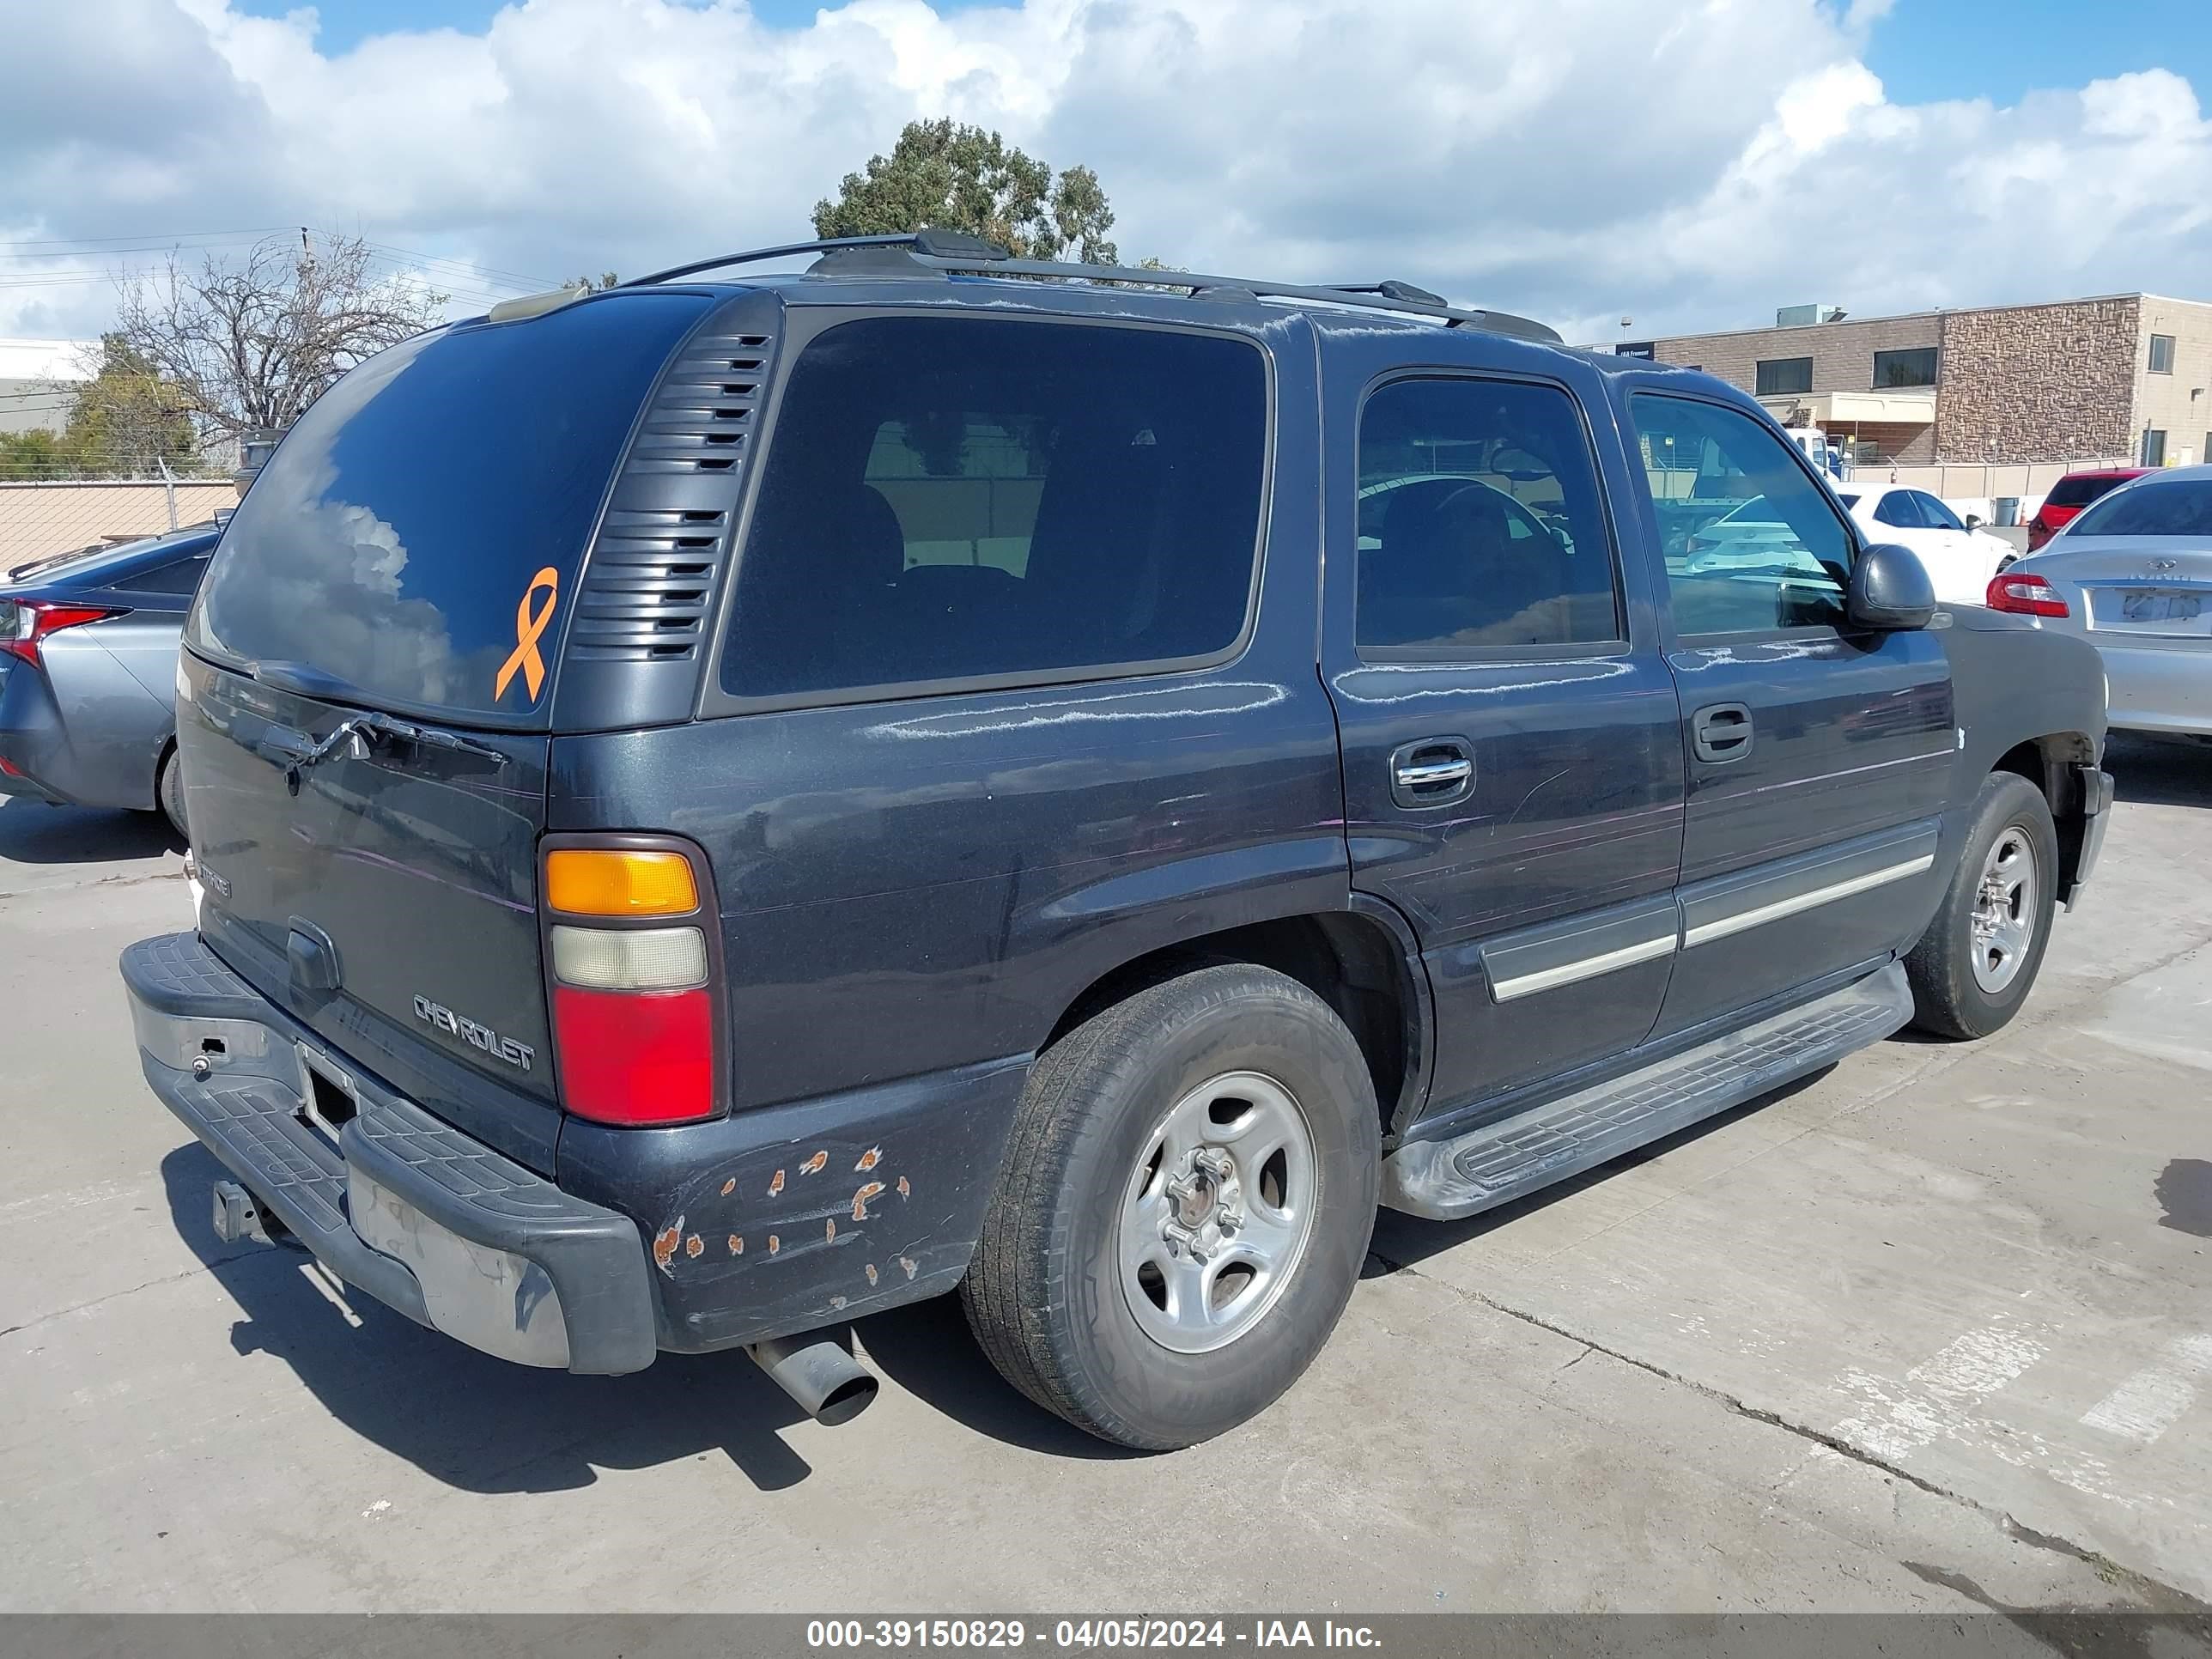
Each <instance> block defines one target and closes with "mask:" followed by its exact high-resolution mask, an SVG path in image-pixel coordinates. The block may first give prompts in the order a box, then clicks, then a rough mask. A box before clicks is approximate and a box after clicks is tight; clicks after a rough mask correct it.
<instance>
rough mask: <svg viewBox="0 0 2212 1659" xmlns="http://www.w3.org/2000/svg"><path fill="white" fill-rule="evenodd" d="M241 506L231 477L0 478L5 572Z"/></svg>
mask: <svg viewBox="0 0 2212 1659" xmlns="http://www.w3.org/2000/svg"><path fill="white" fill-rule="evenodd" d="M237 505H238V490H237V488H236V486H235V485H234V484H233V483H231V481H230V480H229V479H228V478H220V479H214V478H159V477H156V478H125V479H109V478H103V479H98V480H91V479H26V478H22V477H8V478H0V575H4V573H6V572H8V571H9V570H12V569H14V568H15V567H17V566H19V565H23V564H27V563H29V562H31V561H32V560H33V559H40V558H46V557H48V556H51V555H53V554H56V553H68V552H73V551H75V550H77V549H79V548H93V547H99V546H101V545H103V544H115V543H120V542H128V541H136V540H137V539H138V538H140V537H142V536H158V535H161V534H163V533H165V532H168V531H171V530H179V529H182V528H184V527H185V526H188V525H195V524H205V523H207V522H209V521H210V520H212V519H214V517H215V516H216V513H217V512H218V511H226V510H228V508H230V507H235V506H237Z"/></svg>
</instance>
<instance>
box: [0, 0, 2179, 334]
mask: <svg viewBox="0 0 2212 1659" xmlns="http://www.w3.org/2000/svg"><path fill="white" fill-rule="evenodd" d="M6 9H7V11H8V14H9V15H8V19H7V23H6V26H5V27H6V34H7V40H8V47H9V51H8V53H7V56H8V58H9V72H8V74H7V76H6V78H5V85H6V96H5V97H4V98H0V336H5V335H14V336H50V337H51V336H70V337H82V336H86V335H89V334H92V333H94V332H96V331H98V330H99V328H100V326H101V325H102V324H103V322H104V321H105V320H106V319H107V317H108V315H109V314H110V312H111V310H112V304H113V276H114V274H115V273H116V272H117V271H118V270H122V269H125V268H129V267H132V266H138V265H144V264H149V262H153V261H155V260H158V259H159V258H161V250H162V249H164V248H166V247H168V246H174V245H177V244H179V243H180V242H181V243H183V244H185V246H202V247H209V248H212V249H214V250H216V252H235V251H237V250H239V249H240V248H242V247H243V246H246V244H247V243H249V242H250V241H251V240H252V237H253V236H254V235H255V234H262V233H264V232H265V231H268V230H271V229H275V228H283V227H296V226H301V225H308V226H313V227H316V228H319V229H335V230H341V231H344V232H347V233H350V234H359V235H362V236H364V237H366V238H368V240H370V241H371V242H373V243H374V244H375V245H376V246H378V248H379V250H380V257H381V258H384V259H385V260H386V262H387V263H388V264H390V265H392V267H395V268H397V267H402V266H407V265H410V264H417V263H419V262H422V261H424V260H428V261H430V262H432V263H429V264H427V265H426V266H424V268H425V269H427V270H428V272H429V274H430V275H431V276H433V277H434V278H435V281H436V283H437V284H438V286H440V287H441V288H442V289H446V290H447V291H450V292H451V293H453V295H454V296H455V303H456V307H457V308H465V309H480V308H481V307H482V305H483V304H484V303H486V302H488V301H489V300H490V299H492V298H495V297H498V296H499V295H505V294H510V293H514V292H520V291H526V290H528V289H532V288H538V287H544V286H549V285H550V284H551V283H555V282H557V281H558V280H560V279H562V278H563V277H565V276H573V275H574V274H575V273H576V272H578V271H582V270H591V271H599V270H605V269H609V268H612V269H614V270H619V271H621V272H623V273H625V274H633V273H635V272H637V271H639V270H645V269H647V268H650V267H651V266H653V265H655V264H670V263H673V262H675V261H677V260H678V259H682V258H687V257H696V256H699V255H701V254H703V253H708V252H718V251H721V250H724V249H728V248H737V247H743V246H749V245H754V244H759V243H763V242H774V241H778V240H788V239H791V238H793V237H795V236H798V235H802V234H805V232H806V228H807V226H806V219H807V213H808V210H809V209H810V208H811V205H812V204H813V203H814V202H815V200H816V199H817V197H821V196H823V195H824V194H828V193H831V192H833V191H834V190H835V188H836V182H837V179H838V178H839V176H840V175H841V174H842V173H845V172H847V171H848V170H851V169H853V168H854V167H859V166H860V165H861V164H862V163H864V162H865V161H866V159H867V157H868V155H870V153H871V152H872V151H876V150H881V149H888V148H889V147H890V142H891V140H892V139H893V138H894V137H896V133H897V131H898V129H899V127H900V125H901V124H902V123H903V122H904V121H906V120H908V119H909V118H913V117H915V116H917V115H937V114H948V115H951V116H954V117H956V118H959V119H962V120H967V121H975V122H980V123H983V124H985V125H990V126H994V127H997V128H999V129H1000V130H1001V131H1004V132H1005V133H1006V137H1008V138H1009V139H1010V140H1012V141H1013V142H1015V143H1019V144H1021V145H1022V146H1024V148H1026V149H1030V151H1031V153H1033V154H1035V155H1038V156H1040V157H1041V158H1042V159H1044V160H1045V161H1049V162H1051V163H1053V164H1054V165H1059V166H1065V165H1067V164H1069V163H1071V162H1076V161H1081V162H1087V163H1088V164H1090V165H1091V166H1092V167H1096V168H1097V170H1098V172H1099V173H1100V175H1101V178H1102V179H1103V182H1104V184H1105V186H1106V189H1107V191H1108V194H1109V197H1111V199H1112V202H1113V204H1114V206H1115V210H1116V211H1117V212H1118V214H1119V216H1120V217H1119V222H1118V223H1117V224H1116V226H1115V233H1114V234H1115V238H1116V240H1118V241H1119V242H1120V245H1121V251H1122V252H1123V254H1124V255H1125V256H1127V257H1129V258H1138V257H1141V256H1143V255H1146V254H1157V255H1158V256H1160V257H1161V258H1165V259H1166V260H1168V261H1169V262H1170V263H1171V264H1178V265H1182V266H1186V267H1189V268H1193V269H1200V270H1227V271H1232V272H1234V271H1243V272H1247V273H1252V274H1265V275H1268V276H1282V277H1286V278H1298V279H1304V280H1314V281H1328V282H1346V281H1356V280H1371V279H1375V278H1378V277H1383V276H1398V277H1403V278H1407V279H1410V280H1413V281H1415V282H1418V283H1422V284H1424V285H1425V286H1428V287H1431V288H1435V289H1440V290H1442V291H1443V292H1444V293H1446V294H1448V295H1451V296H1453V297H1454V298H1455V299H1459V300H1462V301H1469V302H1473V303H1477V304H1487V305H1492V306H1498V307H1504V308H1507V309H1510V310H1516V311H1522V312H1526V313H1530V314H1532V315H1534V316H1538V317H1541V318H1543V319H1546V320H1547V321H1549V322H1551V323H1553V324H1554V325H1557V326H1559V328H1560V329H1562V331H1565V332H1566V333H1567V335H1568V336H1569V337H1570V338H1577V339H1599V338H1617V337H1620V336H1621V334H1622V331H1621V329H1620V318H1621V316H1622V315H1623V314H1624V313H1626V314H1630V315H1632V316H1633V317H1634V318H1635V319H1636V323H1635V326H1634V329H1633V331H1632V332H1633V334H1634V335H1635V336H1637V337H1641V336H1644V335H1646V334H1649V333H1654V332H1661V331H1670V330H1677V329H1684V328H1690V327H1706V326H1715V327H1727V326H1741V325H1751V324H1754V323H1758V322H1760V321H1765V320H1771V313H1772V310H1773V308H1774V307H1775V306H1777V305H1778V304H1784V303H1790V302H1793V301H1813V300H1820V301H1832V302H1834V303H1838V304H1841V305H1844V306H1846V307H1850V309H1851V310H1852V311H1854V312H1855V313H1859V314H1862V315H1864V314H1868V313H1878V312H1883V311H1893V310H1904V309H1911V308H1913V307H1921V306H1928V305H1942V304H1970V303H1977V302H1982V301H2005V300H2025V299H2040V298H2056V297H2061V296H2064V295H2076V294H2087V293H2103V292H2111V291H2115V290H2123V289H2150V290H2152V291H2156V292H2165V293H2169V294H2180V295H2190V296H2195V297H2212V188H2208V186H2207V181H2208V180H2212V121H2208V118H2207V111H2206V108H2205V106H2204V100H2206V99H2208V98H2212V25H2209V24H2208V23H2207V21H2205V19H2206V15H2207V14H2206V9H2205V8H2204V6H2203V4H2202V3H2201V0H2190V3H2188V4H2182V3H2168V0H2137V3H2135V4H2133V5H2130V6H2129V7H2126V8H2121V9H2091V8H2088V7H2087V6H2085V5H2081V4H2077V3H2063V0H2009V3H2006V0H1674V3H1671V4H1662V3H1656V0H1026V3H1022V4H975V3H951V0H939V3H938V4H936V5H934V6H933V5H931V4H927V3H924V0H849V3H846V4H843V5H828V6H820V7H818V8H817V5H815V4H812V3H799V0H750V3H748V0H527V3H510V4H507V5H503V6H502V5H499V4H496V3H492V0H332V3H329V4H325V5H323V6H321V7H319V8H309V7H301V8H298V9H287V8H286V7H285V6H284V5H283V4H281V3H272V0H9V3H8V5H7V7H6ZM293 234H297V233H296V231H295V232H293Z"/></svg>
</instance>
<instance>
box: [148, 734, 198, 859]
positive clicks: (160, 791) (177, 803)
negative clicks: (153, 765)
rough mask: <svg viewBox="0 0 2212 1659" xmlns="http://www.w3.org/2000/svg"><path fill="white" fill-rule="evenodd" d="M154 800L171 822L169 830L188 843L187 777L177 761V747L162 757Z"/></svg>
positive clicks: (172, 746) (155, 785)
mask: <svg viewBox="0 0 2212 1659" xmlns="http://www.w3.org/2000/svg"><path fill="white" fill-rule="evenodd" d="M154 799H155V802H156V804H158V805H160V807H161V816H162V817H165V818H167V820H168V821H169V828H171V829H173V830H175V831H176V832H177V835H178V836H179V838H180V839H182V840H184V841H186V842H189V841H190V840H191V836H190V834H189V833H187V831H186V830H185V775H184V768H183V767H182V766H181V765H180V764H179V763H178V760H177V750H176V745H175V744H171V745H170V747H169V752H168V753H167V754H166V755H164V756H162V757H161V771H160V772H159V773H158V774H157V775H155V781H154Z"/></svg>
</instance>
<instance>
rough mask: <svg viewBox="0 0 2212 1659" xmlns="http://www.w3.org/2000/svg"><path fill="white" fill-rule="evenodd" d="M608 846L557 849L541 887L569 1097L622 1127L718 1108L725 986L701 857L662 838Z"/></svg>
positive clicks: (588, 1113)
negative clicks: (718, 1009) (718, 980)
mask: <svg viewBox="0 0 2212 1659" xmlns="http://www.w3.org/2000/svg"><path fill="white" fill-rule="evenodd" d="M574 839H580V838H564V841H567V840H574ZM605 843H606V844H601V845H586V846H577V845H573V844H571V845H562V846H558V847H555V848H550V849H549V850H548V851H547V852H546V854H545V858H544V881H543V882H542V884H540V887H539V892H540V893H541V894H542V895H543V896H544V898H543V902H544V909H545V915H546V921H547V923H548V926H547V927H546V931H545V968H546V977H547V979H548V981H550V987H551V991H552V1005H553V1009H552V1012H553V1042H554V1049H555V1053H556V1058H557V1060H558V1064H559V1067H560V1082H561V1101H562V1104H563V1105H564V1106H566V1107H567V1108H568V1110H569V1111H571V1112H573V1113H574V1114H575V1115H577V1116H578V1117H584V1118H590V1119H591V1120H592V1121H594V1122H598V1123H609V1124H617V1125H620V1126H623V1127H646V1126H650V1125H659V1124H670V1123H693V1122H696V1121H699V1120H700V1119H702V1118H707V1117H712V1116H714V1114H715V1112H716V1110H717V1109H718V1106H719V1100H718V1097H717V1093H716V1089H715V1067H716V1059H715V1030H716V1027H717V1024H718V1023H719V1022H718V1021H717V1020H716V1018H715V1017H714V1008H715V999H716V997H717V996H718V995H719V994H720V993H719V991H718V989H717V987H716V985H715V983H714V981H715V972H714V969H715V953H714V950H713V948H712V945H711V943H710V939H711V929H712V926H713V921H714V904H713V902H712V889H711V888H710V887H709V886H708V882H707V879H706V862H705V860H704V858H703V856H702V855H701V854H698V853H697V852H696V849H694V848H689V847H686V846H684V845H683V844H681V843H677V844H673V845H671V844H670V843H667V842H661V841H659V840H658V839H653V840H651V841H648V840H647V838H645V837H631V836H610V837H607V838H605ZM678 877H680V878H681V879H680V880H678V879H676V878H678Z"/></svg>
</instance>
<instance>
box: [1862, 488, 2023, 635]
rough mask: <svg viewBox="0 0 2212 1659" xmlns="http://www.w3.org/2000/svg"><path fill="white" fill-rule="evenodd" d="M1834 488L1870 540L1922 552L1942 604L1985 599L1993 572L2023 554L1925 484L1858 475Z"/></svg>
mask: <svg viewBox="0 0 2212 1659" xmlns="http://www.w3.org/2000/svg"><path fill="white" fill-rule="evenodd" d="M1835 489H1836V499H1837V500H1838V501H1841V502H1843V504H1844V507H1845V508H1846V509H1848V510H1849V512H1850V515H1851V517H1852V518H1853V519H1855V520H1857V522H1858V526H1859V533H1860V534H1861V535H1862V536H1863V537H1865V538H1866V539H1867V540H1868V541H1869V542H1891V543H1894V544H1897V545H1899V546H1900V547H1909V548H1911V550H1913V551H1914V552H1915V553H1917V554H1918V555H1919V556H1920V562H1921V563H1922V564H1923V565H1924V566H1925V567H1926V568H1927V570H1928V580H1929V581H1931V582H1933V583H1935V585H1936V599H1938V600H1939V601H1940V602H1942V604H1945V605H1980V604H1982V603H1983V602H1984V599H1985V597H1986V596H1987V594H1988V592H1989V588H1990V577H1992V576H1994V575H1996V574H1997V572H1998V571H1999V570H2001V569H2002V568H2005V567H2006V566H2007V565H2009V564H2010V563H2011V562H2013V561H2014V560H2015V559H2017V558H2018V557H2019V556H2020V552H2019V550H2018V549H2016V548H2015V547H2014V546H2013V544H2011V543H2010V542H2008V541H2007V540H2005V539H2004V538H2002V536H1992V535H1990V532H1988V531H1986V530H1978V529H1970V528H1969V527H1968V526H1966V525H1964V524H1961V523H1960V521H1959V515H1958V514H1957V513H1954V512H1953V511H1951V509H1950V508H1949V507H1946V506H1944V505H1943V503H1942V502H1941V501H1937V500H1936V497H1935V496H1933V495H1929V493H1928V492H1927V491H1926V490H1924V489H1912V488H1911V487H1910V486H1908V485H1905V484H1887V483H1870V482H1863V481H1861V480H1858V479H1851V480H1849V481H1847V482H1845V483H1839V484H1838V485H1837V486H1836V487H1835Z"/></svg>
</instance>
